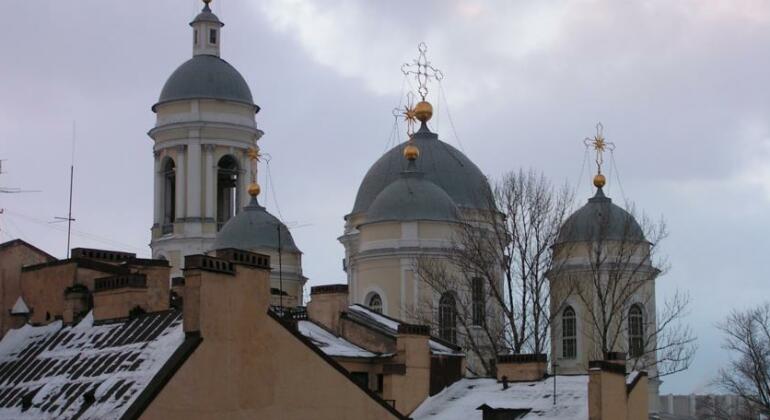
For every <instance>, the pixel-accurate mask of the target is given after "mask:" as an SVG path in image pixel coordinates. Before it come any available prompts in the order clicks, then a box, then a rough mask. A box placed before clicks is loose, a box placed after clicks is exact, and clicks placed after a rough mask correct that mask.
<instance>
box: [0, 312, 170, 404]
mask: <svg viewBox="0 0 770 420" xmlns="http://www.w3.org/2000/svg"><path fill="white" fill-rule="evenodd" d="M154 316H156V315H153V316H148V317H146V318H144V319H143V320H138V321H134V322H139V323H140V324H136V327H137V328H132V329H131V330H130V331H127V332H126V333H130V334H133V333H135V332H140V331H142V329H143V328H145V327H147V326H150V325H152V324H150V323H151V322H153V320H154V319H157V318H153V317H154ZM157 316H162V315H157ZM176 316H178V315H176ZM127 322H131V321H125V322H118V323H111V324H103V325H93V315H92V314H90V313H89V314H88V315H87V316H86V317H85V318H84V319H83V320H82V321H81V322H80V323H78V325H76V326H73V327H63V326H62V323H61V321H56V322H53V323H51V324H49V325H46V326H41V327H33V326H31V325H25V326H24V327H22V328H19V329H17V330H11V331H9V332H8V333H7V334H6V336H5V337H4V338H3V340H2V341H0V363H19V362H20V361H21V360H22V358H23V357H24V356H23V355H24V352H25V351H27V350H28V349H30V348H39V346H40V345H41V344H42V343H48V342H49V341H50V340H51V339H53V338H54V337H60V335H61V334H67V339H64V340H58V341H57V342H56V344H55V345H53V346H52V347H51V346H50V345H46V347H45V348H41V349H40V350H39V351H40V352H39V353H38V354H36V355H35V356H34V358H35V359H36V360H38V361H40V363H41V364H55V365H50V366H57V368H56V369H54V368H49V369H44V370H42V371H41V374H42V375H36V376H34V377H33V376H31V375H23V376H22V377H20V378H19V379H18V381H19V382H18V383H7V382H6V383H3V384H0V391H4V390H5V389H7V388H20V389H22V390H23V391H22V392H26V393H29V392H34V391H35V390H37V393H36V394H35V397H34V399H33V400H32V402H33V405H32V407H31V408H29V409H28V410H26V411H23V412H22V411H21V410H20V406H19V405H17V404H11V405H10V406H7V407H2V408H0V418H13V419H39V418H59V419H68V418H72V417H75V416H77V413H78V412H79V411H80V410H81V407H82V404H83V401H84V400H83V398H82V397H78V398H77V399H75V400H74V401H73V402H72V403H71V404H70V405H69V406H67V407H66V408H64V407H65V406H66V403H67V399H68V398H67V397H66V395H65V393H63V392H62V391H63V388H64V387H65V386H70V387H73V386H85V387H88V389H94V390H95V397H96V400H97V402H96V403H94V404H92V405H91V406H89V407H88V408H87V409H85V411H84V412H83V413H82V414H81V416H80V418H88V419H97V418H98V419H118V418H121V416H122V415H123V414H124V412H125V411H126V409H128V407H130V406H131V404H132V403H133V402H134V400H136V398H137V397H138V396H139V394H140V393H141V391H142V390H143V389H144V388H145V387H146V386H147V384H148V383H149V382H150V380H152V378H153V377H154V376H155V375H156V374H157V372H158V371H159V370H160V368H161V367H162V366H163V365H164V364H165V363H166V362H167V361H168V359H169V358H170V357H171V355H172V354H173V353H174V351H176V349H177V348H179V346H180V345H181V344H182V342H183V341H184V339H185V336H184V331H183V328H182V323H181V319H176V320H175V321H173V322H172V323H171V325H169V326H168V327H166V328H165V329H163V330H162V331H161V332H160V334H159V335H158V336H157V338H155V339H154V340H152V341H135V342H128V343H127V344H122V345H120V344H117V343H116V344H112V345H104V344H101V345H95V343H98V342H100V339H101V338H103V337H110V336H112V335H113V334H121V331H122V330H121V329H122V328H124V326H125V324H126V323H127ZM57 334H59V335H57ZM118 336H120V335H118ZM132 341H133V340H132ZM113 355H114V356H116V357H118V359H117V360H123V361H122V362H115V363H117V364H115V365H114V366H115V370H114V371H109V370H103V371H102V372H101V373H96V372H90V369H88V372H85V371H84V372H81V373H80V374H78V375H74V374H73V371H72V370H67V371H62V369H58V367H59V366H64V365H65V364H67V363H69V362H70V361H72V362H79V361H86V362H87V364H86V365H83V366H85V367H88V368H90V366H95V365H96V364H97V363H99V364H101V363H105V360H107V359H112V360H116V359H115V358H113V357H112V356H113ZM123 355H126V356H129V357H128V358H127V359H120V357H121V356H123ZM119 381H122V382H121V386H122V387H127V388H126V389H125V391H124V392H123V394H122V395H121V396H120V397H118V396H117V394H116V393H113V394H111V395H110V396H109V397H108V398H106V399H105V400H103V398H104V397H105V396H106V393H107V392H108V391H109V390H110V388H112V387H113V386H115V385H116V384H117V383H118V382H119ZM85 389H86V388H82V390H83V391H85ZM19 395H22V394H21V393H20V394H19ZM51 399H55V401H54V402H55V406H56V407H59V408H58V409H56V410H55V411H54V412H51V411H43V410H41V408H43V407H45V406H46V402H47V401H50V400H51Z"/></svg>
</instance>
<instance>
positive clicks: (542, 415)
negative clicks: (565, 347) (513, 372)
mask: <svg viewBox="0 0 770 420" xmlns="http://www.w3.org/2000/svg"><path fill="white" fill-rule="evenodd" d="M484 404H486V405H488V406H490V407H493V408H510V409H530V410H532V411H530V412H529V414H527V415H525V416H524V417H522V419H525V420H534V419H537V420H563V419H570V420H572V419H575V420H580V419H588V376H587V375H578V376H557V378H556V404H555V405H554V403H553V377H550V378H546V379H543V380H541V381H536V382H514V383H510V384H509V388H508V389H507V390H503V386H502V384H500V383H498V382H497V380H495V379H490V378H484V379H461V380H460V381H458V382H455V383H454V384H452V385H451V386H449V387H448V388H446V389H444V390H443V391H441V392H440V393H438V394H436V395H434V396H432V397H430V398H428V399H427V400H425V401H423V403H422V404H420V406H419V407H417V409H416V410H415V411H414V412H413V413H412V415H411V417H412V418H413V419H414V420H439V419H440V420H474V419H476V420H481V418H482V412H481V410H478V408H479V407H480V406H482V405H484Z"/></svg>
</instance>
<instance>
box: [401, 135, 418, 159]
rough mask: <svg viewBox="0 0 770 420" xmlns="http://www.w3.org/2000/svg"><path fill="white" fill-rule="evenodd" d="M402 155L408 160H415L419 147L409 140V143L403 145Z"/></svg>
mask: <svg viewBox="0 0 770 420" xmlns="http://www.w3.org/2000/svg"><path fill="white" fill-rule="evenodd" d="M404 157H405V158H406V159H407V160H410V161H413V160H417V158H418V157H420V149H418V148H417V146H415V145H414V144H412V142H411V140H410V141H409V144H407V145H406V147H404Z"/></svg>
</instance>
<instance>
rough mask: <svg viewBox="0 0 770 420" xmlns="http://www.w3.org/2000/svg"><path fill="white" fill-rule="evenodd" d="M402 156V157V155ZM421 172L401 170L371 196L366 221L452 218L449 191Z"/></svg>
mask: <svg viewBox="0 0 770 420" xmlns="http://www.w3.org/2000/svg"><path fill="white" fill-rule="evenodd" d="M402 159H403V158H402ZM423 175H424V174H423V173H421V172H404V173H403V174H402V175H401V177H400V178H399V179H397V180H395V181H393V182H392V183H391V184H390V185H388V186H387V187H385V189H383V190H382V192H380V193H379V194H378V195H377V198H375V199H374V202H372V205H371V206H369V210H368V211H367V214H366V223H374V222H384V221H399V222H403V221H413V220H432V221H456V220H457V206H456V205H455V203H454V201H452V198H451V197H450V196H449V194H447V193H446V191H444V190H443V189H441V187H439V186H438V185H436V184H434V183H433V182H431V181H429V180H427V179H425V178H423Z"/></svg>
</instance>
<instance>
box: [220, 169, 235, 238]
mask: <svg viewBox="0 0 770 420" xmlns="http://www.w3.org/2000/svg"><path fill="white" fill-rule="evenodd" d="M237 211H238V162H236V160H235V158H234V157H232V156H230V155H227V156H224V157H222V159H219V163H218V164H217V223H218V226H219V227H220V228H221V227H222V225H224V224H225V223H226V222H227V221H228V220H230V218H231V217H233V216H235V213H236V212H237Z"/></svg>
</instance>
